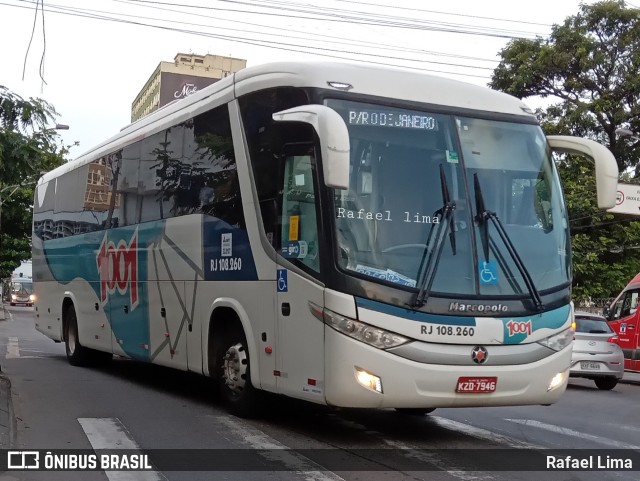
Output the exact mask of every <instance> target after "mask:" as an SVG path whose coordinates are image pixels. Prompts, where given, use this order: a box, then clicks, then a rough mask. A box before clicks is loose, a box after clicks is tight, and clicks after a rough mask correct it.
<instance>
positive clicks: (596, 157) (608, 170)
mask: <svg viewBox="0 0 640 481" xmlns="http://www.w3.org/2000/svg"><path fill="white" fill-rule="evenodd" d="M547 140H548V142H549V145H550V146H551V149H552V150H556V151H559V152H565V153H568V154H578V155H583V156H586V157H589V158H591V159H593V161H594V162H595V164H596V190H597V197H598V208H600V209H610V208H611V207H614V206H615V205H616V194H617V192H618V163H617V162H616V158H615V157H614V156H613V154H612V153H611V151H610V150H609V149H607V148H606V147H605V146H604V145H602V144H599V143H598V142H595V141H593V140H590V139H583V138H580V137H569V136H565V135H549V136H547Z"/></svg>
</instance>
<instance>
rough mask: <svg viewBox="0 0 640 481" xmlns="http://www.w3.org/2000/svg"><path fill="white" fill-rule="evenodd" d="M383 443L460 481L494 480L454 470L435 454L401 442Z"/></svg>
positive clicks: (482, 475) (387, 440)
mask: <svg viewBox="0 0 640 481" xmlns="http://www.w3.org/2000/svg"><path fill="white" fill-rule="evenodd" d="M383 441H384V443H385V444H386V445H387V446H389V447H390V448H393V449H398V450H400V452H401V453H402V455H403V456H406V457H407V458H411V459H417V460H418V461H420V462H421V463H427V464H431V465H432V466H435V467H436V468H438V469H439V470H441V471H442V472H445V473H447V474H448V475H450V476H452V477H454V478H457V479H461V480H462V481H474V480H483V479H484V480H491V479H495V478H494V477H493V476H491V475H488V474H486V473H483V474H474V472H473V471H471V472H466V471H460V470H456V469H455V466H451V464H450V463H447V462H446V461H445V460H444V459H442V458H440V457H439V456H438V455H437V454H434V453H430V452H428V451H427V450H426V449H424V448H419V447H417V446H411V445H409V444H405V443H403V442H400V441H395V440H391V439H383ZM451 468H454V469H451Z"/></svg>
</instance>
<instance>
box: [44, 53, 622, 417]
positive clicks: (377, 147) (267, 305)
mask: <svg viewBox="0 0 640 481" xmlns="http://www.w3.org/2000/svg"><path fill="white" fill-rule="evenodd" d="M552 149H558V150H561V151H564V152H572V153H581V154H584V155H587V156H589V157H591V158H593V160H594V161H595V163H596V175H597V179H596V180H597V186H598V204H599V206H600V207H601V208H609V207H611V206H612V205H614V203H615V196H616V183H617V175H618V171H617V167H616V162H615V159H614V158H613V156H612V155H611V153H610V152H609V151H608V150H607V149H606V148H604V147H602V146H601V145H599V144H596V143H595V142H592V141H589V140H584V139H577V138H571V137H545V136H544V134H543V132H542V130H541V128H540V126H539V125H538V123H537V121H536V118H535V116H534V115H533V114H532V113H531V111H530V110H529V109H528V108H527V107H526V106H525V105H524V104H523V103H522V102H521V101H520V100H518V99H515V98H513V97H510V96H508V95H505V94H502V93H498V92H495V91H491V90H488V89H485V88H481V87H477V86H473V85H468V84H464V83H461V82H457V81H453V80H447V79H442V78H438V77H432V76H428V75H424V74H420V73H414V72H408V71H401V70H391V69H386V68H379V67H368V66H366V67H365V66H354V65H345V64H333V63H318V64H313V63H280V64H272V65H262V66H258V67H255V68H248V69H245V70H242V71H240V72H237V73H235V74H234V75H232V76H229V77H227V78H225V79H223V80H220V81H219V82H216V83H215V84H213V85H211V86H210V87H208V88H206V89H203V90H202V91H200V92H198V93H196V94H194V95H192V96H190V97H188V98H187V99H185V100H182V101H180V102H177V103H174V104H172V105H170V106H168V107H166V108H164V109H161V110H159V111H157V112H155V113H153V114H151V115H149V116H148V117H146V118H144V119H142V120H140V121H138V122H136V123H133V124H132V125H130V126H128V127H126V128H125V129H123V130H122V131H121V132H120V133H119V134H118V135H116V136H115V137H113V138H111V139H110V140H108V141H106V142H104V143H102V144H100V145H99V146H97V147H96V148H95V149H93V150H91V151H90V152H88V153H86V154H85V155H83V156H82V157H80V158H79V159H77V160H75V161H74V162H70V163H67V164H65V165H64V166H61V167H59V168H58V169H56V170H54V171H52V172H50V173H48V174H46V175H45V176H44V177H42V178H41V179H40V181H39V183H38V186H37V189H36V195H35V207H34V219H33V263H34V280H35V291H36V292H35V293H36V310H37V311H36V327H37V329H38V330H39V331H41V332H43V333H45V334H46V335H48V336H49V337H51V338H52V339H54V340H56V341H62V342H64V343H65V344H66V350H67V355H68V358H69V360H70V362H71V364H73V365H79V364H87V363H90V362H93V361H95V360H99V359H104V358H110V357H111V356H112V355H113V354H115V355H118V356H123V357H128V358H133V359H138V360H142V361H148V362H153V363H157V364H162V365H165V366H171V367H174V368H177V369H182V370H189V371H195V372H198V373H202V374H204V375H206V376H210V377H212V378H214V379H215V380H217V381H219V382H218V384H219V386H220V388H221V391H222V393H223V396H224V397H225V398H226V400H227V401H228V403H229V405H230V408H231V409H232V410H233V411H234V412H236V413H240V414H246V413H248V412H250V411H251V410H252V409H253V408H254V407H255V406H256V404H258V402H257V401H258V399H259V395H260V394H261V391H267V392H272V393H279V394H283V395H287V396H291V397H294V398H299V399H305V400H308V401H311V402H315V403H322V404H328V405H333V406H348V407H369V408H373V407H380V408H385V407H388V408H396V409H398V410H401V411H403V412H407V413H425V412H429V411H431V410H433V409H434V408H437V407H452V406H500V405H521V404H549V403H553V402H555V401H557V400H558V398H559V397H560V396H561V394H562V393H563V391H564V390H565V387H566V383H567V378H568V369H569V363H570V358H571V341H572V338H573V331H572V329H571V323H572V318H573V314H572V306H571V303H570V288H571V267H570V244H569V231H568V221H567V211H566V207H565V205H564V201H563V196H562V191H561V186H560V179H559V178H558V173H557V171H556V168H555V166H554V163H553V160H552V157H551V150H552Z"/></svg>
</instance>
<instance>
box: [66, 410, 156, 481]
mask: <svg viewBox="0 0 640 481" xmlns="http://www.w3.org/2000/svg"><path fill="white" fill-rule="evenodd" d="M78 422H79V423H80V426H82V429H83V430H84V433H85V434H86V436H87V438H88V439H89V442H90V443H91V447H93V449H94V450H98V449H130V450H131V449H132V450H137V451H141V450H140V446H138V443H136V442H135V440H134V439H133V437H132V436H131V434H129V432H128V431H127V430H126V429H125V427H124V426H123V425H122V423H121V422H120V420H119V419H118V418H78ZM104 474H106V476H107V478H108V479H109V481H166V479H167V478H165V477H164V476H163V475H162V473H160V472H159V471H104Z"/></svg>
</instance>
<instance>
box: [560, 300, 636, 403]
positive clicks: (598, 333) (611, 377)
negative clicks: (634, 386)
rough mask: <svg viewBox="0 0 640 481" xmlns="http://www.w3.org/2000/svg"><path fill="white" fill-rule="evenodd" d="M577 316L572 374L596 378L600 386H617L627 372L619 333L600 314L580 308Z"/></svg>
mask: <svg viewBox="0 0 640 481" xmlns="http://www.w3.org/2000/svg"><path fill="white" fill-rule="evenodd" d="M575 319H576V332H575V337H574V341H573V353H572V354H571V371H570V376H571V377H583V378H587V379H593V381H594V382H595V383H596V386H597V387H598V389H603V390H610V389H613V388H614V387H616V384H618V381H619V380H620V379H622V376H623V375H624V354H623V353H622V349H621V348H620V346H619V345H618V336H617V334H616V333H615V332H614V331H613V329H611V327H610V326H609V324H608V323H607V320H606V319H605V318H604V317H602V316H600V315H598V314H591V313H588V312H576V313H575Z"/></svg>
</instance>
